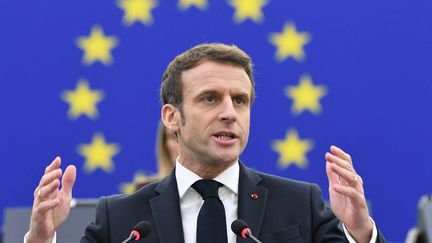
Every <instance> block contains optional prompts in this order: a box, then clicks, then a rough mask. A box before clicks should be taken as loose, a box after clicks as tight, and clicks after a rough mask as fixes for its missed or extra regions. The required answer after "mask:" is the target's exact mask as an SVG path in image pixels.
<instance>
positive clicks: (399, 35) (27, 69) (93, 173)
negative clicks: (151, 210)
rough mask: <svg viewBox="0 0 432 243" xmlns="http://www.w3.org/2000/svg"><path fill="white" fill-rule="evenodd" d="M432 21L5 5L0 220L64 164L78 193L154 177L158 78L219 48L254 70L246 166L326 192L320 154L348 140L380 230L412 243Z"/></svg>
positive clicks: (400, 5)
mask: <svg viewBox="0 0 432 243" xmlns="http://www.w3.org/2000/svg"><path fill="white" fill-rule="evenodd" d="M431 13H432V3H431V2H430V1H414V2H413V1H411V2H408V1H397V0H396V1H394V0H385V1H370V0H366V1H360V2H346V1H341V0H337V1H330V2H329V1H277V0H224V1H211V0H176V1H161V0H118V1H103V0H94V1H85V0H76V1H54V0H44V1H41V0H31V1H30V0H23V1H16V0H0V108H1V109H0V112H1V119H0V155H1V157H0V158H1V163H0V184H1V189H0V195H1V197H0V212H3V210H4V208H6V207H14V206H31V205H32V202H33V193H34V189H35V187H36V186H37V184H38V183H39V180H40V177H41V176H42V174H43V171H44V168H45V166H47V165H48V164H49V163H50V162H51V161H52V160H53V159H54V158H55V156H57V155H59V156H61V157H62V159H63V166H62V167H63V168H65V167H66V165H67V164H75V165H76V166H77V169H78V175H77V182H76V185H75V188H74V197H77V198H95V197H100V196H102V195H108V194H114V193H120V192H130V191H131V189H130V187H131V186H130V185H132V184H131V183H132V182H133V180H134V177H135V175H136V174H137V173H138V172H140V173H144V174H145V175H153V174H156V173H157V170H158V169H157V163H156V160H157V159H156V152H155V147H156V136H157V127H158V123H159V119H160V108H161V104H160V101H159V87H160V83H161V77H162V73H163V71H164V70H165V68H166V66H167V65H168V63H169V62H170V61H171V60H172V59H173V58H174V57H175V56H176V55H178V54H179V53H181V52H183V51H184V50H186V49H188V48H190V47H192V46H194V45H196V44H199V43H203V42H223V43H227V44H235V45H237V46H239V47H240V48H241V49H243V50H245V51H246V52H247V53H248V54H250V55H251V57H252V59H253V61H254V71H255V81H256V97H257V98H256V100H255V102H254V104H253V107H252V114H251V133H250V138H249V143H248V146H247V148H246V150H245V152H244V153H243V154H242V156H241V160H242V161H244V162H245V164H246V165H248V166H250V167H252V168H255V169H257V170H259V171H263V172H267V173H272V174H276V175H279V176H283V177H287V178H293V179H299V180H306V181H310V182H313V183H317V184H319V185H320V186H321V188H322V189H323V193H324V197H325V198H327V199H328V189H327V188H328V182H327V177H326V173H325V158H324V154H325V152H326V151H328V150H329V147H330V145H332V144H335V145H337V146H340V147H341V148H343V149H344V150H345V151H347V152H348V153H350V154H351V157H352V158H353V162H354V166H355V168H356V171H357V172H358V173H359V175H361V177H362V178H363V180H364V182H365V184H364V187H365V191H366V197H367V199H368V200H369V202H370V204H371V206H372V215H373V219H374V220H375V222H376V223H377V225H378V226H379V228H380V230H381V231H382V232H383V234H384V235H385V236H386V238H387V240H389V241H392V242H403V241H404V239H405V236H406V233H407V231H408V230H409V228H410V227H412V226H414V225H415V224H416V206H417V201H418V200H419V198H420V196H421V195H423V194H430V193H432V189H431V188H432V186H431V185H432V179H431V173H432V162H431V161H432V160H431V158H430V157H431V156H430V154H429V151H430V150H431V146H432V145H431V144H432V143H431V140H432V129H431V124H432V114H431V111H432V101H431V98H430V97H431V95H432V64H431V63H432V62H431V56H432V32H431V30H432V14H431ZM2 218H3V213H1V214H0V225H1V224H2V222H3V219H2Z"/></svg>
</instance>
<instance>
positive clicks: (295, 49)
mask: <svg viewBox="0 0 432 243" xmlns="http://www.w3.org/2000/svg"><path fill="white" fill-rule="evenodd" d="M310 38H311V37H310V35H309V33H307V32H297V30H296V27H295V25H294V24H293V23H290V22H289V23H286V24H285V26H284V29H283V31H282V32H281V33H272V34H270V42H271V43H272V44H273V45H275V46H276V48H277V52H276V59H277V60H278V61H284V60H285V59H287V58H288V57H292V58H294V59H295V60H297V61H298V62H300V61H303V60H304V59H305V53H304V50H303V49H304V45H306V44H307V43H309V41H310Z"/></svg>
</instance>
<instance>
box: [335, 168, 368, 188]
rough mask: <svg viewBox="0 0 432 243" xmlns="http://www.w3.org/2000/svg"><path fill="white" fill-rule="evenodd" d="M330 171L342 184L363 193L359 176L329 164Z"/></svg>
mask: <svg viewBox="0 0 432 243" xmlns="http://www.w3.org/2000/svg"><path fill="white" fill-rule="evenodd" d="M330 170H332V171H333V172H335V173H336V174H337V175H338V176H339V177H340V178H341V179H342V180H343V181H344V182H345V183H342V184H345V185H349V186H350V187H353V188H355V189H357V190H358V191H360V192H363V180H361V178H360V176H359V175H357V174H356V173H354V172H352V171H350V170H347V169H345V168H342V167H340V166H337V165H335V164H330Z"/></svg>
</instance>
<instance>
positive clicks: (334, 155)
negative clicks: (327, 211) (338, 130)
mask: <svg viewBox="0 0 432 243" xmlns="http://www.w3.org/2000/svg"><path fill="white" fill-rule="evenodd" d="M325 158H326V172H327V177H328V180H329V194H330V204H331V208H332V210H333V212H334V214H335V215H336V217H338V218H339V220H341V221H342V222H343V223H344V224H345V226H346V227H347V229H348V231H349V233H350V234H351V236H352V237H353V238H354V239H355V240H356V241H357V242H359V243H360V242H369V241H370V239H371V237H372V229H373V223H372V221H371V220H370V218H369V211H368V208H367V204H366V198H365V195H364V189H363V180H362V178H361V177H360V176H359V175H358V174H357V173H356V171H355V170H354V167H353V163H352V160H351V156H350V155H349V154H347V153H345V152H344V151H343V150H342V149H340V148H338V147H336V146H331V147H330V152H327V153H326V155H325Z"/></svg>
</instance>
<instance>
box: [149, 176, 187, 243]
mask: <svg viewBox="0 0 432 243" xmlns="http://www.w3.org/2000/svg"><path fill="white" fill-rule="evenodd" d="M174 171H175V169H174V170H172V172H171V174H170V175H169V176H168V177H167V178H165V179H163V180H162V181H161V182H160V183H159V185H158V186H157V187H156V189H155V191H156V192H157V193H159V196H157V197H154V198H153V199H151V200H150V207H151V211H152V214H153V216H154V221H155V224H156V225H155V228H156V231H157V234H158V236H159V240H160V242H161V243H176V242H178V243H183V242H184V238H183V227H182V220H181V214H180V202H179V195H178V189H177V182H176V179H175V172H174Z"/></svg>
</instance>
